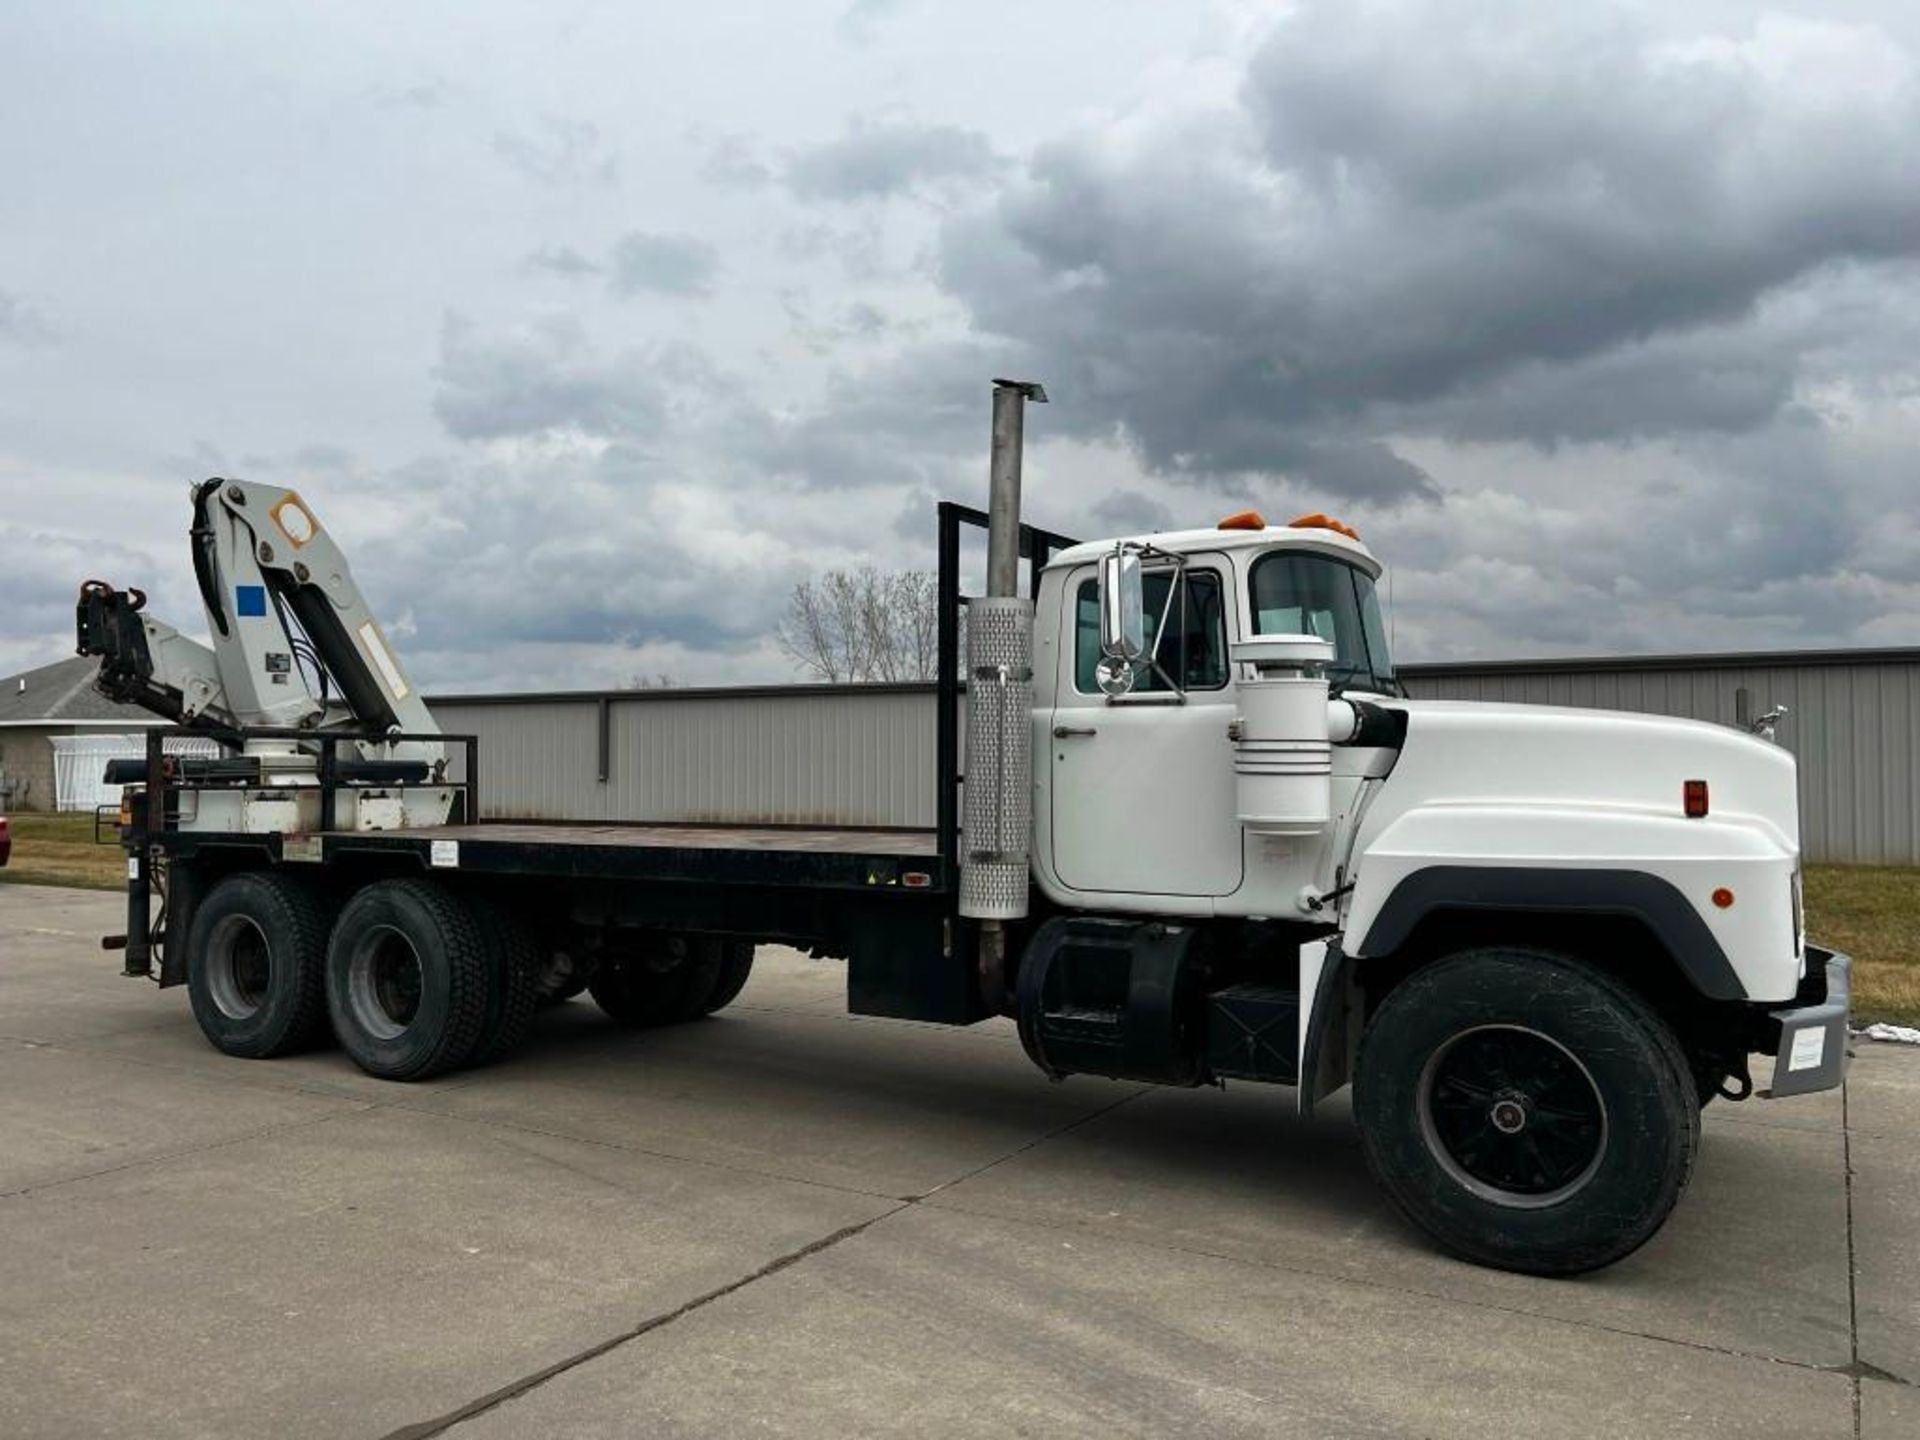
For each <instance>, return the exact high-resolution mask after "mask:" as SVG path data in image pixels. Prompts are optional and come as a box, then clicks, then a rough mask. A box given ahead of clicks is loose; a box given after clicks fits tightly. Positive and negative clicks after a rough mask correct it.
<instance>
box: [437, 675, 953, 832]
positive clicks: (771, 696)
mask: <svg viewBox="0 0 1920 1440" xmlns="http://www.w3.org/2000/svg"><path fill="white" fill-rule="evenodd" d="M428 703H429V705H430V707H431V708H432V710H433V714H434V718H435V719H437V720H438V721H439V722H440V725H441V728H442V729H444V730H446V731H448V732H449V733H455V734H472V735H477V736H479V738H480V781H481V798H480V805H481V811H482V813H483V815H485V816H487V817H488V818H492V819H537V820H608V821H639V820H654V821H705V822H709V823H715V822H731V823H736V824H748V823H757V824H787V825H806V824H814V825H874V826H914V827H926V828H931V827H932V825H933V823H934V803H933V800H934V783H933V775H934V698H933V687H932V686H930V685H861V686H838V687H835V686H803V685H793V686H781V687H769V688H738V689H726V690H626V691H610V692H604V693H582V694H564V695H525V696H520V695H494V696H450V697H447V698H444V699H435V700H430V701H429V702H428ZM603 715H604V717H605V718H604V726H605V748H604V762H605V764H604V768H605V774H604V777H603V775H602V754H603V752H602V725H603V719H602V717H603Z"/></svg>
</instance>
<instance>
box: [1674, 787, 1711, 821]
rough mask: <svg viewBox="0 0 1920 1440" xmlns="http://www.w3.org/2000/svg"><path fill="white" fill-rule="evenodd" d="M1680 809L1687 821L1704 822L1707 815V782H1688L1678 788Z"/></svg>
mask: <svg viewBox="0 0 1920 1440" xmlns="http://www.w3.org/2000/svg"><path fill="white" fill-rule="evenodd" d="M1680 801H1681V808H1682V809H1683V810H1684V811H1686V815H1687V818H1688V819H1689V820H1704V819H1705V818H1706V814H1707V782H1706V781H1704V780H1688V781H1686V782H1684V783H1683V784H1682V785H1681V786H1680Z"/></svg>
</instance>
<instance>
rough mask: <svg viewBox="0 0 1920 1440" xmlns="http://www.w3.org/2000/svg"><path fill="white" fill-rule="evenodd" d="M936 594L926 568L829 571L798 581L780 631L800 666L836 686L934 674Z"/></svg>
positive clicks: (937, 620)
mask: <svg viewBox="0 0 1920 1440" xmlns="http://www.w3.org/2000/svg"><path fill="white" fill-rule="evenodd" d="M938 597H939V592H938V588H937V586H936V583H935V581H934V577H933V574H932V572H930V571H926V570H898V571H886V570H876V569H875V568H874V567H872V566H871V565H868V566H864V567H862V568H861V569H859V570H829V571H827V573H826V574H824V575H821V576H818V577H816V578H814V579H811V580H805V581H802V582H801V583H800V584H798V585H796V586H794V587H793V594H792V595H790V596H789V597H788V598H787V610H786V614H785V615H783V616H782V617H781V618H780V624H779V627H778V628H777V629H776V631H775V632H774V634H775V638H776V639H777V640H778V642H779V645H780V648H781V649H782V650H783V651H785V652H786V654H787V656H788V657H789V658H790V659H792V661H793V662H794V664H795V665H796V666H798V667H799V668H800V669H801V670H804V671H806V672H807V673H808V674H809V675H811V676H813V677H814V678H815V679H818V680H824V681H826V682H827V683H828V684H830V685H843V684H847V683H849V682H853V681H861V680H882V681H887V680H892V681H899V680H931V679H932V678H933V675H934V671H935V669H936V667H937V663H938V658H939V657H938V653H937V652H938V649H939V630H940V617H939V598H938Z"/></svg>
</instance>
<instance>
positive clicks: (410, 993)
mask: <svg viewBox="0 0 1920 1440" xmlns="http://www.w3.org/2000/svg"><path fill="white" fill-rule="evenodd" d="M423 973H424V972H423V971H422V970H421V968H420V955H419V953H418V952H417V951H416V950H415V949H414V948H413V942H412V941H410V940H409V939H407V937H406V936H404V935H402V934H401V933H400V932H399V931H398V930H395V929H393V928H391V927H389V926H381V927H380V928H379V929H377V930H373V931H370V932H369V933H368V934H367V935H366V937H365V938H364V939H362V940H361V942H360V944H359V946H358V948H356V949H355V950H354V952H353V959H352V960H351V962H350V963H349V964H348V966H347V1008H348V1009H349V1010H351V1011H352V1012H353V1018H354V1022H355V1023H356V1024H357V1025H359V1026H360V1028H361V1029H362V1030H364V1031H366V1032H367V1033H368V1034H369V1035H372V1036H374V1037H375V1038H376V1039H380V1040H392V1039H394V1038H396V1037H397V1036H399V1035H402V1034H404V1033H405V1032H406V1028H407V1027H408V1026H409V1025H411V1024H412V1023H413V1019H414V1016H416V1015H417V1014H419V1013H420V995H421V990H422V987H423Z"/></svg>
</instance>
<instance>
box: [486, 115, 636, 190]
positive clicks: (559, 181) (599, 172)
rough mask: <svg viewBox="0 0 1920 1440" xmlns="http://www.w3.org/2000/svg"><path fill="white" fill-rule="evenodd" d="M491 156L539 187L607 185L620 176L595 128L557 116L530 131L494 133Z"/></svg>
mask: <svg viewBox="0 0 1920 1440" xmlns="http://www.w3.org/2000/svg"><path fill="white" fill-rule="evenodd" d="M493 153H494V154H496V155H498V156H499V157H500V158H501V159H502V160H504V161H505V162H506V163H507V164H508V165H509V166H511V167H512V168H513V169H514V170H516V171H518V172H519V173H520V174H521V175H523V176H524V177H526V178H527V179H529V180H532V181H535V182H536V183H538V184H541V185H580V184H589V185H606V184H610V183H611V182H612V181H613V180H614V179H615V178H617V177H618V175H619V173H620V163H619V161H618V159H617V158H616V157H615V156H614V155H612V154H611V153H610V152H609V151H608V150H607V148H606V147H605V146H604V145H603V144H602V143H601V139H600V129H599V127H598V126H596V125H592V124H589V123H588V122H586V121H584V120H567V119H563V118H561V117H560V116H557V115H544V116H542V117H541V118H540V119H539V120H538V121H537V122H536V123H535V124H534V125H533V126H532V127H531V128H530V129H526V130H501V131H497V132H496V133H495V134H494V137H493Z"/></svg>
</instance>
